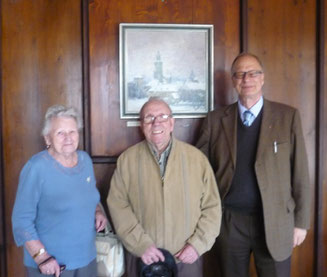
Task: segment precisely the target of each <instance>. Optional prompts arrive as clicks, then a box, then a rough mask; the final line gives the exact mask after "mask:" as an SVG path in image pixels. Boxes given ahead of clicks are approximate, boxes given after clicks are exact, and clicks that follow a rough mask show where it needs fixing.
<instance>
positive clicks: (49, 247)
mask: <svg viewBox="0 0 327 277" xmlns="http://www.w3.org/2000/svg"><path fill="white" fill-rule="evenodd" d="M81 128H82V123H81V119H80V117H79V115H78V114H77V113H76V111H75V110H74V109H73V108H66V107H64V106H60V105H55V106H52V107H50V108H49V109H48V111H47V113H46V115H45V121H44V127H43V130H42V135H43V136H44V139H45V142H46V145H47V150H44V151H41V152H40V153H38V154H36V155H34V156H33V157H31V158H30V160H29V161H28V162H27V163H26V164H25V166H24V168H23V169H22V171H21V174H20V178H19V185H18V190H17V195H16V201H15V205H14V209H13V214H12V224H13V234H14V238H15V242H16V244H17V245H18V246H21V245H23V246H24V265H25V266H26V271H27V276H29V277H35V276H44V275H52V276H56V277H58V276H60V275H61V276H67V277H68V276H74V277H86V276H87V277H93V276H94V277H95V276H96V260H95V258H96V248H95V234H96V232H98V231H100V230H102V229H104V227H105V225H106V223H107V222H106V217H105V215H104V214H103V213H102V211H101V208H100V206H99V199H100V197H99V192H98V190H97V188H96V185H95V184H96V182H95V177H94V172H93V165H92V161H91V159H90V157H89V155H88V154H87V153H86V152H84V151H79V150H77V147H78V143H79V130H80V129H81ZM64 268H66V270H65V271H63V269H64Z"/></svg>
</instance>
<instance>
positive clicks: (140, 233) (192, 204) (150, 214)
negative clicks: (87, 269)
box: [107, 139, 221, 256]
mask: <svg viewBox="0 0 327 277" xmlns="http://www.w3.org/2000/svg"><path fill="white" fill-rule="evenodd" d="M107 203H108V207H109V211H110V215H111V217H112V220H113V223H114V226H115V230H116V232H117V234H118V236H119V237H120V239H121V240H122V242H123V244H124V246H125V247H126V248H127V250H128V251H129V252H131V253H132V254H134V255H136V256H142V254H144V252H145V250H146V249H147V248H148V247H149V246H151V245H155V246H156V247H160V248H165V249H167V250H169V251H170V252H171V253H172V254H176V253H177V252H178V251H179V250H181V249H182V248H183V247H184V245H185V244H186V243H189V244H191V245H192V246H193V247H194V248H195V249H196V251H197V252H198V254H199V255H202V254H203V253H204V252H206V251H208V250H209V249H210V248H211V247H212V245H213V243H214V242H215V239H216V237H217V236H218V234H219V230H220V222H221V203H220V197H219V194H218V190H217V185H216V181H215V176H214V174H213V171H212V169H211V166H210V164H209V162H208V160H207V158H206V157H205V156H204V155H203V154H202V153H201V152H200V151H199V150H198V149H196V148H195V147H193V146H192V145H189V144H187V143H184V142H181V141H179V140H177V139H173V143H172V149H171V152H170V155H169V158H168V161H167V166H166V171H165V175H164V177H163V178H161V176H160V171H159V165H158V163H157V161H156V159H155V157H154V156H153V154H152V153H151V150H150V148H149V146H148V144H147V142H146V141H142V142H140V143H138V144H136V145H134V146H132V147H130V148H129V149H127V150H126V151H125V152H124V153H122V154H121V156H120V157H119V159H118V162H117V168H116V170H115V172H114V175H113V177H112V180H111V185H110V192H109V196H108V198H107Z"/></svg>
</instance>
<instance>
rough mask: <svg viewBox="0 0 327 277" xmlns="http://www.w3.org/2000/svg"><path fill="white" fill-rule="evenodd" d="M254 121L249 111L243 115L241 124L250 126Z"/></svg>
mask: <svg viewBox="0 0 327 277" xmlns="http://www.w3.org/2000/svg"><path fill="white" fill-rule="evenodd" d="M253 120H254V115H253V114H252V113H251V112H250V111H245V112H244V113H243V124H244V125H245V126H251V124H252V122H253Z"/></svg>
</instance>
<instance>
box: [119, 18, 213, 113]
mask: <svg viewBox="0 0 327 277" xmlns="http://www.w3.org/2000/svg"><path fill="white" fill-rule="evenodd" d="M213 33H214V32H213V25H209V24H149V23H121V24H120V25H119V78H120V80H119V93H120V118H121V119H138V118H139V110H140V108H141V106H142V105H143V104H144V103H145V102H146V101H147V99H149V98H150V97H159V98H161V99H163V100H165V101H166V102H167V103H168V104H169V105H170V107H171V109H172V112H173V115H174V117H175V118H200V117H204V116H206V114H207V113H208V112H209V111H211V110H212V109H213V94H214V86H213V60H214V58H213V43H214V42H213Z"/></svg>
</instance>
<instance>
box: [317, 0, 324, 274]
mask: <svg viewBox="0 0 327 277" xmlns="http://www.w3.org/2000/svg"><path fill="white" fill-rule="evenodd" d="M320 9H321V10H320V12H322V13H321V14H320V19H321V21H320V23H321V24H322V25H321V26H320V27H321V31H322V33H321V54H322V56H321V57H320V62H321V70H322V71H321V72H320V73H321V75H320V76H321V78H320V84H319V85H320V86H319V87H320V89H321V91H320V93H321V94H322V95H321V97H320V99H321V100H322V101H321V103H323V105H322V106H321V108H322V110H321V111H320V114H321V121H320V128H321V130H320V135H321V137H320V141H321V147H322V149H321V152H320V158H321V167H320V170H321V171H320V172H318V173H319V174H320V176H321V180H320V181H321V186H322V187H321V189H320V190H319V192H322V195H318V197H321V198H320V200H321V202H320V205H321V208H322V209H321V210H317V218H318V219H320V220H321V223H322V226H321V229H319V232H320V233H319V234H317V235H318V236H319V240H318V249H317V250H318V251H319V252H318V253H317V254H318V255H319V256H318V257H317V259H318V263H317V265H318V266H319V269H317V273H318V274H319V275H318V274H317V275H316V276H317V277H323V276H327V267H326V265H327V124H326V122H327V20H326V15H327V2H326V1H322V2H321V6H320Z"/></svg>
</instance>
